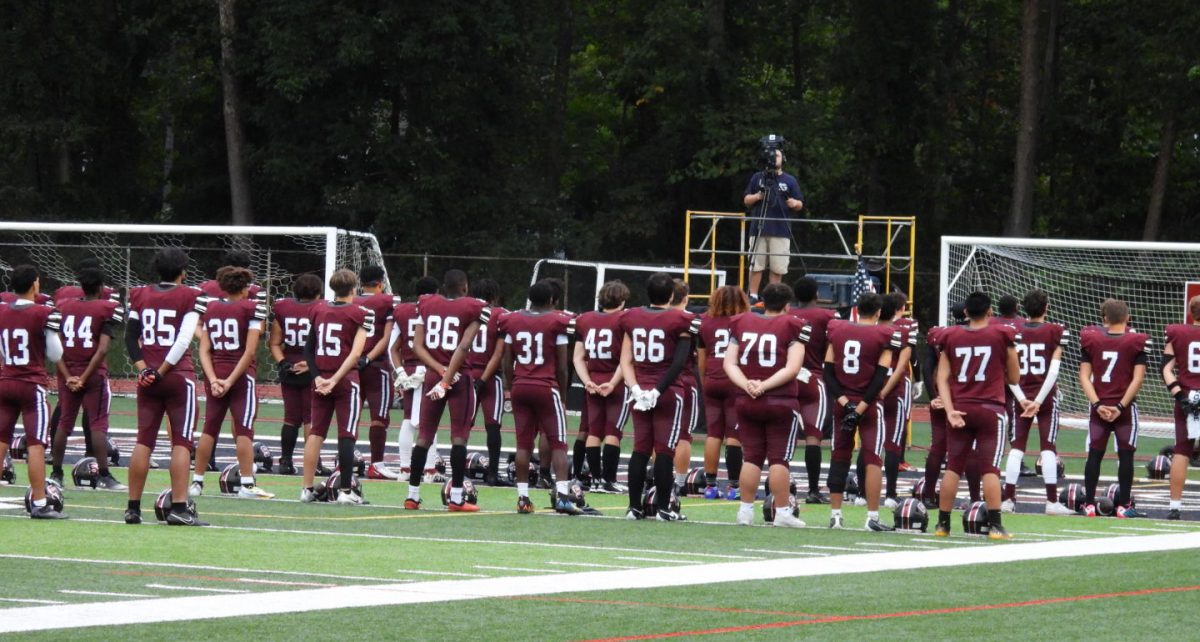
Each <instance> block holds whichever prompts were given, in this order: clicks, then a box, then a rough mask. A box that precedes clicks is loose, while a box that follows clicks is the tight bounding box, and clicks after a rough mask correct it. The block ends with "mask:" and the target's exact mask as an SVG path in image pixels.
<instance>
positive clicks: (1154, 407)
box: [940, 237, 1200, 436]
mask: <svg viewBox="0 0 1200 642" xmlns="http://www.w3.org/2000/svg"><path fill="white" fill-rule="evenodd" d="M1196 280H1200V244H1197V245H1190V244H1175V243H1172V244H1166V243H1133V242H1129V243H1122V242H1101V241H1065V240H1064V241H1059V240H1046V239H1042V240H1035V239H996V238H972V237H943V238H942V264H941V291H940V294H941V300H940V305H941V307H940V313H941V314H942V321H943V323H946V322H949V317H950V306H952V305H953V304H954V302H956V301H961V300H962V299H964V298H965V297H966V295H967V294H969V293H971V292H972V291H975V290H979V291H983V292H986V293H988V294H989V295H990V296H991V297H992V300H993V301H995V300H996V299H997V298H999V297H1000V296H1001V295H1004V294H1011V295H1013V296H1016V297H1017V298H1018V299H1021V298H1023V297H1024V295H1025V293H1026V292H1028V291H1029V290H1031V289H1033V288H1041V289H1043V290H1045V291H1046V292H1047V293H1048V294H1049V295H1050V312H1049V317H1050V318H1051V320H1054V321H1058V322H1060V323H1065V324H1066V325H1067V327H1068V328H1069V329H1070V331H1071V335H1072V339H1073V341H1072V343H1071V346H1070V347H1069V348H1068V349H1067V351H1066V356H1065V359H1064V369H1063V372H1062V374H1061V375H1060V377H1059V381H1060V385H1059V388H1060V389H1061V390H1062V391H1063V394H1064V402H1065V404H1066V405H1065V409H1066V410H1067V411H1068V412H1070V413H1073V414H1078V415H1080V416H1082V415H1083V414H1084V413H1085V412H1086V410H1087V400H1086V399H1085V398H1084V396H1083V393H1082V392H1081V391H1080V388H1079V384H1078V372H1079V370H1078V368H1079V343H1078V335H1079V330H1080V328H1081V327H1084V326H1088V325H1095V324H1098V323H1099V321H1100V312H1099V310H1100V304H1101V302H1103V301H1104V299H1106V298H1110V297H1111V298H1116V299H1121V300H1123V301H1125V302H1126V303H1128V304H1129V309H1130V315H1131V318H1130V323H1131V325H1132V327H1133V328H1135V329H1136V330H1138V331H1139V332H1146V333H1148V334H1149V335H1150V338H1151V340H1152V341H1153V345H1152V353H1151V355H1150V364H1149V367H1148V370H1147V374H1146V383H1145V384H1144V385H1143V387H1142V392H1141V394H1140V395H1139V396H1138V406H1139V408H1140V410H1141V411H1142V416H1143V423H1142V427H1143V429H1144V430H1146V431H1147V432H1148V434H1152V435H1155V436H1167V435H1168V434H1172V433H1170V432H1168V430H1173V428H1171V426H1172V424H1170V423H1169V420H1167V419H1166V418H1169V417H1170V416H1171V412H1172V411H1171V408H1172V406H1171V404H1172V400H1171V398H1170V396H1169V395H1168V394H1167V392H1166V388H1164V387H1163V385H1162V379H1161V377H1160V376H1159V373H1158V370H1159V368H1158V364H1159V363H1160V355H1161V354H1162V347H1163V346H1162V341H1163V336H1164V328H1165V327H1166V326H1167V325H1169V324H1172V323H1183V322H1184V314H1185V311H1186V307H1187V305H1186V294H1185V284H1186V283H1187V282H1188V281H1196ZM1146 417H1156V418H1159V420H1151V421H1146V420H1145V418H1146ZM1067 423H1068V425H1070V424H1075V425H1079V424H1080V423H1081V422H1079V421H1071V422H1067Z"/></svg>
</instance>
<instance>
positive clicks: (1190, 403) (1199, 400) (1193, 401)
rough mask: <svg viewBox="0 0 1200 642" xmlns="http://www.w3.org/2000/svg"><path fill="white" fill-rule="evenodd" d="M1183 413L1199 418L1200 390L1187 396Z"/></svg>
mask: <svg viewBox="0 0 1200 642" xmlns="http://www.w3.org/2000/svg"><path fill="white" fill-rule="evenodd" d="M1183 411H1184V412H1185V413H1187V414H1190V415H1192V416H1193V417H1196V416H1200V390H1193V391H1191V392H1189V393H1188V394H1187V404H1186V405H1184V406H1183Z"/></svg>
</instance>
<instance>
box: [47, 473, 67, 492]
mask: <svg viewBox="0 0 1200 642" xmlns="http://www.w3.org/2000/svg"><path fill="white" fill-rule="evenodd" d="M46 481H48V482H50V483H51V484H54V485H55V486H58V487H59V488H62V485H63V474H62V473H50V477H49V478H47V479H46Z"/></svg>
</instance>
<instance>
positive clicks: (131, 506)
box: [125, 499, 142, 513]
mask: <svg viewBox="0 0 1200 642" xmlns="http://www.w3.org/2000/svg"><path fill="white" fill-rule="evenodd" d="M125 508H126V509H128V510H131V511H133V512H135V513H140V512H142V500H140V499H131V500H129V503H128V504H126V505H125Z"/></svg>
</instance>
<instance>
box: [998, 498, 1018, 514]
mask: <svg viewBox="0 0 1200 642" xmlns="http://www.w3.org/2000/svg"><path fill="white" fill-rule="evenodd" d="M1000 512H1002V513H1015V512H1017V503H1016V502H1014V501H1013V500H1011V499H1006V500H1004V501H1002V502H1000Z"/></svg>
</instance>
